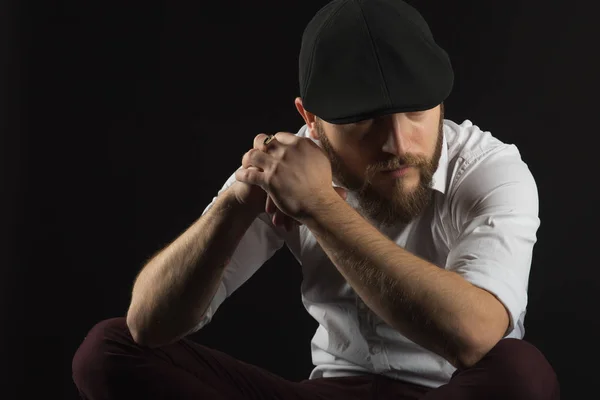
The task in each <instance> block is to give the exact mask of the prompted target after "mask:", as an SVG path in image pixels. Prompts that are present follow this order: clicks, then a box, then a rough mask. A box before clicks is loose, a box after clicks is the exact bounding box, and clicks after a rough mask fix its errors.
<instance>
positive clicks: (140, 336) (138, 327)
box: [126, 312, 167, 349]
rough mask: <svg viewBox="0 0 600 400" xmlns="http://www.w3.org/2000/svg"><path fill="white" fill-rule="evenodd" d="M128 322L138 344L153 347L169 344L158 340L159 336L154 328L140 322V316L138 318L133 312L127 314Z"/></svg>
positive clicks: (128, 326)
mask: <svg viewBox="0 0 600 400" xmlns="http://www.w3.org/2000/svg"><path fill="white" fill-rule="evenodd" d="M126 322H127V328H128V329H129V333H130V334H131V338H132V339H133V341H134V342H135V343H136V344H137V345H139V346H141V347H149V348H151V349H153V348H157V347H160V346H163V345H165V344H167V343H166V342H164V341H162V342H161V341H160V340H157V339H158V338H156V335H155V334H153V333H152V330H151V329H149V328H148V327H144V326H143V324H140V323H139V318H136V317H135V315H133V314H132V313H131V312H130V313H128V314H127V318H126Z"/></svg>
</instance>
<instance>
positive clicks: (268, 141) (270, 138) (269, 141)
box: [263, 135, 275, 146]
mask: <svg viewBox="0 0 600 400" xmlns="http://www.w3.org/2000/svg"><path fill="white" fill-rule="evenodd" d="M273 139H275V135H269V136H268V137H267V138H266V139H265V141H264V142H263V144H264V145H265V146H266V145H268V144H269V143H271V142H272V141H273Z"/></svg>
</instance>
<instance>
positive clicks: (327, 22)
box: [302, 2, 348, 91]
mask: <svg viewBox="0 0 600 400" xmlns="http://www.w3.org/2000/svg"><path fill="white" fill-rule="evenodd" d="M346 4H348V3H347V2H341V3H340V5H339V6H338V8H337V10H333V11H332V12H331V14H329V17H327V19H326V20H325V21H323V24H321V26H320V27H319V29H318V30H317V31H316V32H315V37H316V40H315V41H314V43H313V47H312V49H311V51H310V58H309V59H308V65H309V70H308V74H306V75H305V76H304V82H302V84H303V86H304V90H305V91H306V90H307V89H308V82H310V77H311V75H312V73H313V59H314V55H315V52H316V51H317V45H318V44H319V42H320V41H321V31H323V30H324V29H325V28H326V27H328V26H329V25H330V24H331V21H332V20H333V17H335V15H337V13H339V12H340V10H341V9H342V7H343V6H345V5H346Z"/></svg>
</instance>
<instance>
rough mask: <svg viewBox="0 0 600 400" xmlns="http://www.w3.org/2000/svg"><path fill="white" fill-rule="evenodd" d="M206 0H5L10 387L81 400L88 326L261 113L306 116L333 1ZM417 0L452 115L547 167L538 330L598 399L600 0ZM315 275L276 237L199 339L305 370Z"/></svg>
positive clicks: (289, 369) (271, 123) (3, 121)
mask: <svg viewBox="0 0 600 400" xmlns="http://www.w3.org/2000/svg"><path fill="white" fill-rule="evenodd" d="M211 3H212V4H211V5H210V6H207V5H205V4H204V3H203V2H190V4H179V3H178V2H173V3H171V4H170V5H168V6H167V5H166V4H162V3H161V4H159V3H156V2H153V3H151V2H147V3H144V4H133V3H129V4H125V3H124V2H123V3H118V4H117V3H115V4H111V3H110V2H95V4H92V3H89V2H74V1H70V2H69V1H63V2H61V3H52V2H38V3H37V4H31V3H25V2H19V3H17V2H15V1H13V2H2V5H0V7H2V8H1V11H2V12H1V13H0V52H1V53H0V68H2V70H1V74H0V85H1V86H0V105H1V108H0V113H1V114H0V129H1V132H2V135H1V138H2V141H1V142H0V148H1V150H2V152H1V154H0V155H1V160H2V164H1V165H2V168H1V170H0V171H1V172H0V177H1V179H2V181H1V182H2V186H1V187H2V192H1V194H2V200H4V202H3V204H4V207H2V214H1V218H2V219H1V223H0V226H1V229H2V241H1V243H2V246H3V247H4V248H3V249H2V259H1V260H2V261H1V265H2V269H1V271H2V277H1V279H0V289H1V291H0V296H1V303H0V305H1V307H2V313H1V318H2V319H1V321H2V326H1V330H0V332H1V335H2V336H1V338H2V340H1V342H0V343H1V347H0V350H1V352H2V353H1V355H2V356H1V358H2V360H1V361H0V363H1V365H2V374H1V375H0V376H1V377H2V382H1V385H2V391H3V393H2V394H0V396H2V398H3V399H4V398H6V399H34V398H61V399H76V398H77V397H76V391H75V388H74V386H73V384H72V381H71V375H70V374H71V358H72V356H73V354H74V352H75V350H76V348H77V346H78V345H79V343H80V342H81V340H82V339H83V337H84V335H85V333H86V332H87V331H88V330H89V329H90V328H91V326H92V325H93V324H94V323H95V322H97V321H99V320H101V319H104V318H109V317H113V316H122V315H124V314H125V312H126V309H127V306H128V303H129V296H130V290H131V286H132V282H133V279H134V277H135V275H136V273H137V272H138V270H139V269H140V268H141V267H142V265H143V264H144V262H145V261H146V260H147V259H148V257H150V256H151V255H152V254H153V253H154V252H155V251H156V250H157V249H158V248H160V247H161V246H163V245H165V244H166V243H168V242H170V241H171V240H173V239H174V238H175V237H176V236H177V235H178V234H179V233H181V232H182V231H183V230H184V229H185V228H187V227H188V226H189V224H190V223H191V222H193V221H194V220H195V219H196V218H197V217H198V216H199V215H200V213H201V212H202V210H203V209H204V207H205V206H206V205H207V204H208V202H209V201H210V200H211V199H212V197H213V196H214V195H215V193H216V192H217V190H218V189H219V188H220V187H221V185H222V184H223V183H224V181H225V179H226V178H227V177H228V176H229V175H230V174H231V173H232V172H233V171H234V170H235V169H236V168H237V166H238V165H239V163H240V161H241V156H242V155H243V153H244V152H245V151H247V150H248V149H249V148H250V147H251V146H252V139H253V137H254V136H255V135H256V134H257V133H260V132H265V133H274V132H277V131H290V132H296V131H297V129H298V128H299V127H300V126H301V125H302V119H301V118H300V116H299V115H298V113H297V111H296V109H295V107H294V105H293V100H294V98H295V97H296V96H297V95H298V86H297V54H298V51H299V47H300V38H301V35H302V31H303V28H304V26H305V25H306V23H307V22H308V20H309V19H310V18H311V17H312V15H314V13H315V12H316V11H317V10H318V9H319V8H320V7H322V6H323V5H324V4H325V1H303V2H289V1H288V2H267V1H258V0H254V1H251V2H243V3H242V2H239V3H238V2H222V3H221V4H222V5H216V4H214V3H216V2H211ZM411 3H412V4H414V5H415V6H417V8H419V10H420V11H421V12H422V13H423V14H424V15H425V17H426V19H427V20H428V21H429V23H430V25H431V28H432V30H433V32H434V34H435V36H436V38H437V40H438V42H439V43H440V44H441V45H442V46H443V47H444V48H445V49H446V50H447V51H448V52H449V53H450V56H451V59H452V62H453V64H454V67H455V71H456V83H455V90H454V92H453V94H452V95H451V97H450V98H449V99H448V101H447V103H446V112H447V114H446V115H447V117H448V118H450V119H453V120H455V121H457V122H462V121H463V120H464V119H471V120H472V121H473V122H474V123H475V124H477V125H479V126H480V127H482V128H483V129H485V130H490V131H491V132H492V133H493V134H495V135H496V136H498V137H499V138H500V139H502V140H504V141H506V142H511V143H515V144H517V145H518V146H519V148H520V150H521V152H522V154H523V157H524V158H525V160H526V161H527V162H528V164H529V166H530V168H531V169H532V171H533V173H534V175H535V177H536V179H537V182H538V185H539V190H540V198H541V211H540V216H541V219H542V225H541V228H540V231H539V241H538V244H537V246H536V248H535V254H534V263H533V268H532V273H531V282H530V303H529V312H528V316H527V319H526V328H527V333H526V339H528V340H530V341H532V342H533V343H535V344H536V345H537V346H538V347H539V348H540V349H541V350H542V351H543V352H544V353H545V354H546V356H547V358H548V359H549V360H550V362H551V363H552V364H553V366H554V367H555V369H556V371H557V373H558V376H559V379H560V382H561V385H562V388H563V398H564V399H576V398H583V394H584V393H587V392H588V391H589V390H590V389H591V390H592V391H594V390H596V389H595V384H594V382H595V381H594V378H595V377H596V375H597V374H598V372H599V368H598V367H597V360H598V359H600V345H599V344H598V340H597V337H598V334H600V329H599V328H598V321H597V317H598V314H597V312H596V304H598V299H597V296H598V293H599V290H600V285H599V284H598V279H600V273H598V271H597V257H595V253H594V248H595V246H597V245H596V241H597V238H598V235H597V234H596V232H595V230H596V229H597V228H596V226H595V225H596V224H597V222H598V221H597V214H596V208H597V206H596V198H595V197H594V196H593V190H594V186H596V179H597V178H596V176H595V175H594V174H596V173H597V172H598V161H597V157H596V147H595V146H594V143H595V140H594V139H595V138H594V135H596V134H597V133H598V125H597V114H595V111H596V109H597V102H596V98H597V93H598V83H599V80H598V78H597V73H598V71H599V70H600V68H599V67H600V65H599V64H600V63H599V59H598V57H597V54H596V53H597V49H598V45H597V42H598V39H599V36H600V35H599V33H600V29H599V28H598V23H597V18H596V16H595V14H594V12H593V4H594V2H584V1H580V2H578V1H555V2H541V1H527V2H478V1H458V0H457V1H451V2H432V1H429V2H427V1H412V2H411ZM586 4H588V5H586ZM300 279H301V276H300V271H299V267H298V265H297V263H296V261H295V260H294V259H293V258H292V256H291V255H290V253H289V252H288V251H287V250H285V249H284V250H282V251H281V252H279V253H277V254H276V255H275V256H274V257H273V258H272V259H271V260H270V261H269V262H268V263H267V264H265V266H264V267H263V268H262V269H261V270H260V271H259V272H258V273H257V274H256V275H255V276H254V277H253V278H252V279H251V280H250V281H249V282H248V283H247V284H246V285H245V286H243V287H242V288H241V289H240V290H239V291H238V292H236V293H235V294H234V295H233V296H232V297H231V298H230V299H228V300H227V301H226V302H225V303H224V305H223V306H222V307H221V309H220V310H219V313H218V314H217V316H216V317H215V319H214V320H213V322H212V323H211V324H210V325H209V326H207V327H206V328H205V329H204V330H203V331H201V332H200V333H198V334H197V335H195V339H197V340H199V341H202V342H203V343H206V344H208V345H210V346H214V347H217V348H219V349H221V350H224V351H226V352H228V353H229V354H231V355H233V356H236V357H238V358H240V359H243V360H245V361H248V362H251V363H254V364H257V365H260V366H262V367H265V368H267V369H270V370H272V371H274V372H276V373H279V374H280V375H282V376H284V377H287V378H290V379H302V378H305V377H306V376H307V375H308V373H309V372H310V369H311V360H310V347H309V341H310V338H311V336H312V334H313V332H314V329H315V328H316V326H315V322H314V321H312V320H311V319H310V317H309V316H308V314H307V313H306V312H305V311H304V309H303V308H302V305H301V303H300V293H299V284H300ZM273 299H277V300H276V301H272V300H273ZM590 386H591V388H590ZM42 396H43V397H42Z"/></svg>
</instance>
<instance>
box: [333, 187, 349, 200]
mask: <svg viewBox="0 0 600 400" xmlns="http://www.w3.org/2000/svg"><path fill="white" fill-rule="evenodd" d="M333 190H335V191H336V192H337V194H339V195H340V197H341V198H342V199H344V200H346V197H347V196H348V193H347V192H346V189H344V188H341V187H334V188H333Z"/></svg>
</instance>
